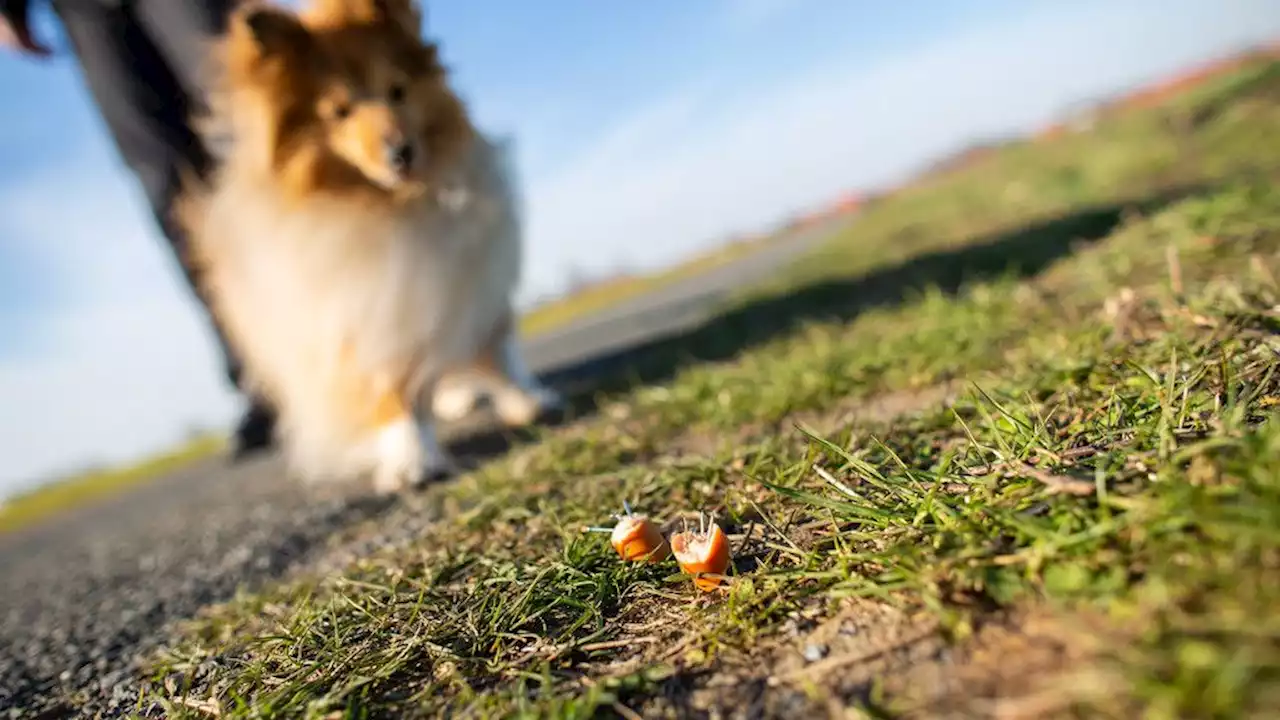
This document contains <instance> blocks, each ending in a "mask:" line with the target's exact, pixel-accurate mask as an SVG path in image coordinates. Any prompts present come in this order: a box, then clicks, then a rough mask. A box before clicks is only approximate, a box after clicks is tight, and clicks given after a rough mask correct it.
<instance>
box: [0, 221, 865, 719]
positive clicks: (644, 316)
mask: <svg viewBox="0 0 1280 720" xmlns="http://www.w3.org/2000/svg"><path fill="white" fill-rule="evenodd" d="M847 222H848V220H840V221H838V222H834V223H828V224H825V225H821V226H816V227H813V228H810V229H807V230H805V231H802V232H799V233H795V234H793V235H792V236H790V237H787V238H785V239H782V240H780V241H779V242H778V243H777V244H775V245H773V246H771V247H769V248H767V249H764V250H762V251H760V252H758V253H756V254H753V255H750V256H748V257H745V258H742V259H740V260H736V261H733V262H731V263H729V264H727V265H725V266H723V267H720V268H717V269H713V270H711V271H709V272H707V273H705V274H703V275H701V276H699V277H697V278H692V279H688V280H683V281H680V282H677V283H674V284H672V285H669V286H666V287H663V288H660V289H659V290H657V291H655V292H654V293H652V294H649V295H646V296H643V297H639V298H635V299H632V300H629V301H626V302H623V303H622V304H620V305H618V306H616V307H614V308H612V309H609V310H607V311H604V312H602V313H600V314H597V315H595V316H592V317H589V318H586V319H584V320H582V321H579V322H575V323H573V324H572V325H570V326H568V327H565V328H563V329H560V330H556V331H554V332H551V333H548V334H545V335H542V336H539V337H537V338H534V339H532V340H530V341H529V342H528V344H527V353H528V358H529V362H530V364H531V365H532V366H533V367H534V369H535V370H536V371H538V372H539V373H540V374H544V375H546V376H547V377H548V379H549V380H550V381H551V382H552V383H553V384H555V385H557V386H562V385H564V384H566V383H568V384H573V383H577V382H582V381H589V380H590V379H591V378H592V377H593V376H597V375H598V374H600V373H602V372H605V371H607V368H609V367H611V366H615V365H617V364H619V363H620V364H621V365H623V366H625V363H626V351H627V349H628V348H631V347H633V346H635V345H637V344H639V343H641V342H645V341H649V340H653V339H658V338H661V337H663V336H667V335H673V334H676V333H680V332H682V331H685V330H688V329H690V328H692V327H695V326H697V325H698V324H700V323H702V322H704V321H706V320H707V319H709V318H711V317H712V316H713V315H714V314H715V312H716V309H717V307H718V305H719V303H720V302H721V301H722V300H724V299H726V297H727V296H728V295H729V294H730V293H732V292H734V291H736V290H739V289H741V288H742V287H743V286H744V285H746V284H750V283H753V282H757V281H760V280H763V279H765V278H767V277H768V276H769V275H770V274H771V273H773V272H775V271H776V270H778V269H780V268H781V267H783V266H785V265H786V264H787V262H788V261H790V260H792V259H793V258H795V257H796V256H797V255H799V254H800V253H801V252H803V251H804V250H806V249H807V248H809V247H812V246H813V245H814V244H816V243H817V242H818V241H821V240H822V239H825V238H826V237H828V236H829V235H830V234H831V233H832V232H833V231H835V230H836V229H837V228H838V227H839V226H841V225H843V224H844V223H847ZM383 509H385V508H383ZM378 512H381V510H380V509H373V508H371V507H370V506H369V505H368V504H367V503H361V502H354V501H351V500H350V499H346V498H344V497H342V496H340V495H337V494H334V495H333V496H330V497H317V496H316V495H315V494H308V493H307V492H305V491H304V488H302V487H300V486H299V485H298V484H296V483H294V482H291V481H289V480H288V479H287V478H286V477H285V475H284V473H283V471H282V466H281V462H280V460H279V459H278V458H264V459H262V460H259V461H255V462H252V463H247V464H243V465H240V466H237V467H234V468H232V467H228V466H227V465H226V464H225V463H224V462H223V461H222V460H220V459H213V460H209V461H206V462H203V463H199V464H196V465H194V466H191V467H188V468H185V469H183V470H181V471H179V472H175V473H173V474H172V475H170V476H168V477H165V478H162V479H160V480H158V481H156V482H153V483H150V484H147V485H144V486H142V487H139V488H137V489H134V490H131V491H129V492H127V493H125V494H123V495H121V496H118V497H114V498H111V499H109V500H106V501H104V502H101V503H99V504H97V505H95V506H93V507H86V508H81V509H77V510H74V511H70V512H68V513H66V514H64V515H62V516H59V517H56V518H53V519H52V520H50V521H48V522H45V523H43V524H41V525H39V526H36V527H33V528H29V529H26V530H22V531H19V532H16V533H12V534H9V535H3V536H0V577H2V578H3V579H4V580H3V584H2V585H0V709H4V710H5V711H7V712H8V713H9V716H12V717H28V716H30V715H33V714H36V713H39V712H50V713H51V715H50V717H60V716H62V715H61V711H60V710H59V703H60V702H61V701H60V700H59V698H62V697H68V696H70V695H73V694H76V695H80V696H81V697H87V698H89V699H90V705H89V707H88V710H89V711H91V712H98V713H105V714H107V715H114V714H117V713H119V712H120V711H121V710H123V709H124V708H126V707H127V706H128V704H129V703H130V702H132V700H133V698H134V697H135V692H136V686H135V685H134V683H133V679H132V677H133V674H132V667H133V665H132V663H133V662H134V660H135V659H136V656H137V654H138V653H140V652H145V651H147V650H148V649H150V648H153V647H155V645H156V644H157V643H159V642H160V641H161V640H162V639H163V637H164V634H163V633H164V625H165V623H168V622H171V621H174V620H179V619H182V618H186V617H190V616H192V615H193V614H194V613H195V612H196V611H197V610H199V609H200V607H202V606H204V605H206V604H208V603H210V602H216V601H219V600H224V599H227V598H229V597H231V596H232V595H233V594H234V593H235V592H236V590H237V588H240V587H243V586H252V585H254V584H257V583H260V582H261V581H263V580H266V579H270V578H273V577H278V576H280V575H282V574H285V573H287V572H288V571H290V570H291V569H293V568H296V567H299V566H300V565H303V564H305V563H306V562H307V561H308V560H309V559H312V558H315V557H317V556H318V554H319V553H320V552H322V551H323V550H324V549H325V548H326V546H327V545H328V544H329V543H330V541H331V540H332V539H333V536H334V535H335V533H339V532H340V531H341V530H342V529H343V528H345V527H348V526H350V525H351V524H352V523H355V522H357V521H360V520H362V519H365V518H368V517H371V516H373V515H376V514H377V513H378ZM407 515H409V516H410V517H416V519H415V520H412V521H404V522H400V523H399V525H400V526H398V527H395V528H394V530H393V531H392V532H393V534H395V535H397V536H400V537H412V534H413V533H414V532H415V531H416V530H417V529H418V527H420V524H419V525H418V526H416V527H415V526H414V525H413V523H423V522H426V520H425V519H424V518H423V517H422V516H421V514H419V515H417V516H414V515H412V514H407Z"/></svg>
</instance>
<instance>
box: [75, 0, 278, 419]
mask: <svg viewBox="0 0 1280 720" xmlns="http://www.w3.org/2000/svg"><path fill="white" fill-rule="evenodd" d="M228 5H229V3H228V2H226V0H134V1H132V2H129V1H127V0H124V1H107V0H54V8H55V10H56V11H57V13H58V15H59V17H60V18H61V19H62V23H63V27H64V28H65V30H66V33H67V37H68V38H69V39H70V41H71V44H72V46H73V47H74V48H75V52H76V55H77V57H78V58H79V60H80V66H81V70H82V72H83V75H84V80H85V84H86V85H87V86H88V89H89V92H90V93H91V94H92V96H93V98H94V100H95V101H96V103H97V106H98V109H99V111H100V112H101V114H102V118H103V120H104V121H105V122H106V125H107V129H108V130H109V131H110V133H111V136H112V138H113V139H114V140H115V143H116V146H117V148H118V149H119V151H120V154H121V156H122V157H123V158H124V161H125V163H126V164H127V165H128V166H129V168H130V169H131V170H132V171H133V173H134V175H135V176H136V177H137V178H138V181H139V183H140V184H141V186H142V189H143V191H144V192H145V194H146V198H147V202H148V203H149V205H150V207H151V210H152V212H153V213H154V215H155V218H156V221H157V223H158V224H159V226H160V229H161V231H162V233H163V235H164V237H165V239H166V240H168V242H169V244H170V246H171V247H172V250H173V253H174V256H175V257H176V259H177V261H178V263H179V265H180V267H181V268H182V270H183V272H184V274H185V275H186V278H187V281H188V283H189V284H190V286H191V289H192V290H193V292H194V293H195V295H196V297H197V298H198V299H199V300H200V301H201V303H202V304H203V305H204V307H205V310H206V313H207V314H208V317H209V320H210V324H211V325H212V327H213V329H214V332H215V333H216V335H217V339H218V343H219V345H220V347H221V350H222V354H223V357H224V359H225V362H226V372H227V377H228V379H230V381H231V382H232V384H234V385H236V386H237V387H239V385H240V380H241V378H240V374H241V373H240V363H239V360H238V359H237V358H236V356H235V353H234V351H233V350H232V349H231V347H230V346H229V345H228V343H227V341H226V338H225V337H224V335H223V333H222V331H221V328H219V327H218V323H217V319H216V317H215V315H214V313H213V312H212V311H211V309H210V307H209V303H208V300H207V298H206V296H205V294H204V292H203V288H202V287H201V282H200V280H201V279H200V277H199V272H198V270H197V268H195V267H193V265H192V263H191V262H190V258H189V253H188V247H187V237H186V234H185V233H184V232H183V230H182V228H181V227H180V226H179V225H178V224H177V223H176V222H175V221H174V218H173V214H172V209H173V204H174V201H175V199H176V198H177V197H178V194H179V192H180V189H181V188H180V178H181V174H182V173H183V172H192V173H194V174H195V175H196V176H203V175H204V174H205V173H207V172H208V171H209V170H210V168H211V165H212V159H211V157H210V156H209V153H208V151H207V150H206V149H205V147H204V145H203V143H202V142H201V140H200V138H199V136H198V135H197V134H196V133H195V131H194V130H193V129H192V128H191V125H190V122H189V118H190V117H191V115H192V113H193V112H195V111H197V110H201V109H203V102H202V101H201V99H200V98H201V92H200V78H201V75H202V64H203V62H204V51H205V48H206V43H207V42H208V41H209V40H210V39H211V38H212V37H213V36H215V35H216V34H218V33H219V32H221V31H222V29H223V28H224V26H225V22H226V14H227V8H228ZM255 413H257V414H258V415H260V416H262V421H261V422H260V423H258V424H263V423H265V424H266V425H267V426H268V428H267V431H268V432H269V424H270V422H269V420H268V419H267V414H264V413H263V412H262V411H261V408H259V407H258V406H257V404H255V407H254V408H253V409H252V410H251V412H250V414H251V415H254V414H255ZM243 430H244V428H243V426H242V432H243Z"/></svg>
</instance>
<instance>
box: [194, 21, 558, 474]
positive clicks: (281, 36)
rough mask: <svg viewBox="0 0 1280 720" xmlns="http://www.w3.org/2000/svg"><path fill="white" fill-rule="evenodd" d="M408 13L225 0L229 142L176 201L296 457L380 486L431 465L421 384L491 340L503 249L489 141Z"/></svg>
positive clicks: (500, 309) (501, 190)
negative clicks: (447, 198)
mask: <svg viewBox="0 0 1280 720" xmlns="http://www.w3.org/2000/svg"><path fill="white" fill-rule="evenodd" d="M418 24H419V14H418V10H417V7H416V6H415V5H414V3H413V2H412V1H411V0H315V1H314V2H313V4H312V5H311V6H310V7H309V8H308V9H307V10H306V11H304V12H301V13H298V14H294V13H291V12H288V11H286V10H282V9H278V8H274V7H271V6H265V5H261V4H252V5H248V6H243V7H242V8H240V9H239V10H238V11H237V12H236V13H235V14H234V16H233V18H232V22H231V24H230V29H229V32H228V33H227V36H226V37H225V39H224V40H223V41H222V42H220V43H219V45H218V46H217V48H216V49H215V58H216V59H217V60H218V63H217V67H218V70H219V74H218V76H217V81H218V84H217V86H216V90H215V93H214V96H213V98H214V102H213V103H212V105H213V107H214V108H215V111H216V112H217V113H218V114H219V116H220V117H219V118H218V121H219V122H221V123H223V124H224V125H226V126H227V127H228V129H229V130H230V132H231V134H232V136H233V143H232V146H231V149H230V152H229V154H228V155H227V157H226V158H224V162H223V165H222V166H221V167H220V168H219V169H218V171H217V172H216V173H215V174H214V176H213V177H212V178H211V180H210V181H209V182H208V183H207V184H205V185H200V186H194V185H193V186H192V187H191V188H190V192H189V193H188V195H187V197H186V198H184V202H183V205H182V208H181V216H180V217H181V219H182V221H183V222H184V224H185V225H186V226H187V228H188V229H189V231H190V233H191V236H192V244H193V250H194V254H195V260H196V261H197V262H198V263H199V264H200V265H201V267H202V270H203V273H204V277H205V278H206V283H207V285H206V288H205V290H206V292H207V293H208V294H209V295H210V297H211V303H212V305H213V308H214V311H215V313H217V314H218V316H219V318H220V319H221V320H222V324H223V325H224V327H225V328H226V331H227V335H228V338H229V340H230V342H231V344H232V346H233V347H234V348H235V349H236V350H238V351H239V352H240V353H241V355H242V356H243V358H244V361H245V366H246V373H247V375H248V377H249V379H250V382H251V384H252V386H253V389H254V390H255V391H256V392H258V393H260V394H262V395H263V396H265V397H266V399H268V400H269V401H271V402H273V403H274V404H276V405H277V406H278V407H279V408H280V410H281V419H282V429H283V430H284V432H285V435H286V439H287V447H288V449H289V451H290V456H291V458H292V460H293V461H294V466H295V468H297V469H298V470H299V471H300V472H301V474H303V475H306V476H310V477H314V476H319V475H329V474H333V473H339V474H347V473H349V472H352V471H355V470H360V469H365V468H371V469H373V470H374V472H375V478H376V481H377V483H378V485H379V487H380V488H382V489H395V488H398V487H400V486H403V485H404V484H405V483H406V482H410V483H412V482H416V481H417V480H420V479H421V478H422V477H423V476H424V473H434V472H435V471H437V470H445V469H447V468H448V466H449V463H448V460H447V458H446V457H445V456H444V455H443V454H442V453H441V452H440V451H439V449H438V447H436V445H435V438H434V431H433V430H432V428H431V417H430V410H429V409H425V410H424V408H423V405H424V404H427V405H429V402H428V403H423V402H420V400H421V399H422V398H423V396H424V395H425V396H426V397H428V398H429V397H430V396H431V393H432V392H433V390H434V387H435V383H436V381H437V380H438V379H439V378H440V377H441V375H442V374H443V373H444V372H445V371H446V369H448V368H451V367H453V368H457V367H462V368H466V367H468V366H470V365H473V364H478V365H483V366H486V367H487V366H488V364H489V363H488V362H487V361H486V360H484V359H483V358H485V357H487V356H489V355H495V356H496V353H497V351H496V350H491V349H490V348H496V347H497V346H500V345H501V342H500V341H496V340H495V338H496V337H497V335H496V334H495V333H498V332H500V331H501V329H502V328H503V327H509V324H510V318H511V306H510V294H511V292H512V291H513V290H514V285H515V282H516V280H517V276H518V266H519V262H518V255H519V247H518V243H519V237H518V231H517V230H514V229H513V228H518V222H516V221H515V220H514V217H515V209H514V207H513V202H514V199H513V198H512V197H511V193H510V188H507V187H506V186H505V185H504V184H503V178H502V174H501V172H500V171H499V170H498V169H497V166H498V165H499V162H498V151H497V150H496V149H495V148H494V147H493V146H492V145H490V144H489V143H488V142H487V141H485V140H484V138H483V137H481V136H479V134H478V133H477V132H476V131H475V129H474V128H473V127H472V125H471V122H470V120H469V118H468V115H467V111H466V108H465V106H464V105H463V103H462V102H461V100H459V98H458V97H457V96H456V95H455V94H454V92H453V91H452V90H451V89H450V87H449V85H448V82H447V76H446V72H445V69H444V68H443V67H442V65H441V63H440V60H439V57H438V51H437V49H436V47H435V46H434V45H432V44H430V43H427V42H424V41H422V40H421V39H420V38H419V35H418ZM406 148H407V150H406ZM401 151H403V152H401ZM406 157H407V158H408V160H407V161H406V160H405V158H406ZM454 187H461V188H463V189H464V190H465V192H466V197H468V198H469V199H468V200H467V202H466V203H465V206H457V207H455V206H453V205H450V204H446V203H444V202H443V201H442V200H441V197H443V193H445V192H446V191H448V190H450V188H454ZM504 324H505V325H504ZM507 342H508V343H509V342H510V338H509V337H508V339H507ZM507 375H508V376H509V375H510V373H509V372H508V373H507ZM508 380H510V378H508ZM508 384H512V383H510V382H509V383H508ZM514 385H519V382H515V383H514ZM516 392H517V393H519V392H524V391H523V390H520V389H519V388H516ZM530 402H533V401H532V400H530ZM526 404H528V403H526ZM534 404H535V405H536V403H534ZM415 428H416V431H417V432H418V433H419V434H418V435H417V436H414V432H415Z"/></svg>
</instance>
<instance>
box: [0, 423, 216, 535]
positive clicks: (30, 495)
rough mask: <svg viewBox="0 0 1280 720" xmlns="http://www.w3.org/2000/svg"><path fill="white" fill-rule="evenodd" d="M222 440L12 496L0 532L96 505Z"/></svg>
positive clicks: (0, 508)
mask: <svg viewBox="0 0 1280 720" xmlns="http://www.w3.org/2000/svg"><path fill="white" fill-rule="evenodd" d="M224 444H225V441H224V440H223V439H222V438H220V437H212V436H210V437H201V438H198V439H195V440H192V441H191V442H189V443H187V444H185V445H183V446H182V447H180V448H177V449H175V450H171V451H168V452H165V453H162V454H160V455H156V456H154V457H151V458H148V459H147V460H145V461H143V462H141V463H136V464H134V465H129V466H126V467H120V468H110V469H106V470H94V471H90V472H86V473H81V474H78V475H74V476H72V477H69V478H66V479H63V480H58V481H55V482H52V483H50V484H48V485H44V486H41V487H38V488H36V489H34V490H31V491H30V492H26V493H21V494H18V495H14V496H13V497H10V498H8V499H6V500H5V501H4V504H3V505H0V533H6V532H13V531H15V530H19V529H21V528H24V527H27V526H30V525H33V524H36V523H38V522H40V521H42V520H46V519H48V518H50V517H53V516H54V515H57V514H59V513H63V512H66V511H68V510H71V509H73V508H76V507H82V506H84V505H87V504H90V503H93V502H97V501H99V500H102V499H105V498H108V497H111V496H113V495H116V494H119V493H120V492H122V491H124V490H127V489H129V488H132V487H135V486H137V485H140V484H142V483H145V482H148V481H150V480H153V479H155V478H157V477H160V476H162V475H165V474H166V473H170V472H173V471H174V470H176V469H177V468H180V467H182V466H184V465H188V464H190V463H192V462H195V461H197V460H200V459H203V458H206V457H209V456H210V455H213V454H214V453H216V452H219V451H220V450H221V448H222V447H223V445H224Z"/></svg>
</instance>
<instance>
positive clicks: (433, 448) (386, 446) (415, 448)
mask: <svg viewBox="0 0 1280 720" xmlns="http://www.w3.org/2000/svg"><path fill="white" fill-rule="evenodd" d="M456 473H457V466H456V465H455V464H454V462H453V460H452V459H451V458H450V457H449V456H448V455H447V454H446V453H445V452H444V451H443V450H442V449H441V448H440V445H439V442H438V441H437V440H436V436H435V430H434V428H432V427H431V426H430V425H427V426H426V427H423V428H419V427H418V424H417V423H415V422H412V421H409V420H403V421H399V422H396V423H395V424H393V425H389V426H387V427H386V428H384V429H383V430H382V431H381V434H380V435H379V437H378V463H377V467H376V468H375V469H374V473H373V489H374V491H375V492H377V493H378V494H380V495H386V494H392V493H398V492H402V491H404V490H408V489H411V488H416V487H421V486H423V485H425V484H427V483H429V482H433V481H436V480H442V479H445V478H448V477H451V476H453V475H455V474H456Z"/></svg>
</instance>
